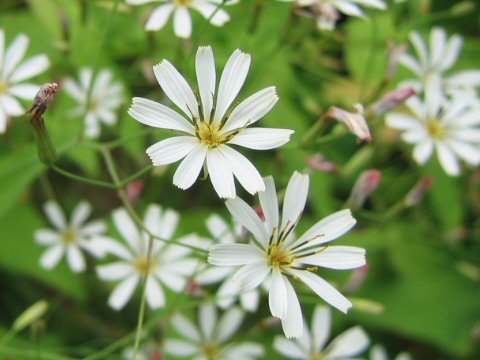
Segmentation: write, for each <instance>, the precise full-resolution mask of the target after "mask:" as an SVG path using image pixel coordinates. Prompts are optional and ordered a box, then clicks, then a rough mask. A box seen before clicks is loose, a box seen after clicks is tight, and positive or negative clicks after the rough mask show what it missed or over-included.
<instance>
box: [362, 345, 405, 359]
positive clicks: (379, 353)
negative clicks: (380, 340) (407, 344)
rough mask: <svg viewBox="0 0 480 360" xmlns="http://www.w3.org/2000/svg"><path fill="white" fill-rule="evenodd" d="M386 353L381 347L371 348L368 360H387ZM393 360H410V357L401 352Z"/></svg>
mask: <svg viewBox="0 0 480 360" xmlns="http://www.w3.org/2000/svg"><path fill="white" fill-rule="evenodd" d="M388 359H389V358H388V355H387V352H386V351H385V349H384V347H383V346H381V345H375V346H372V348H371V350H370V360H388ZM394 360H412V356H411V355H410V354H409V353H407V352H405V351H404V352H401V353H400V354H398V355H397V356H396V357H395V358H394Z"/></svg>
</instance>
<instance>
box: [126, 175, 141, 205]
mask: <svg viewBox="0 0 480 360" xmlns="http://www.w3.org/2000/svg"><path fill="white" fill-rule="evenodd" d="M144 186H145V184H144V182H143V181H142V180H136V181H134V182H132V183H131V184H129V185H128V186H127V188H126V193H127V197H128V200H130V202H131V203H132V204H135V203H136V202H137V201H138V198H139V197H140V193H141V192H142V190H143V187H144Z"/></svg>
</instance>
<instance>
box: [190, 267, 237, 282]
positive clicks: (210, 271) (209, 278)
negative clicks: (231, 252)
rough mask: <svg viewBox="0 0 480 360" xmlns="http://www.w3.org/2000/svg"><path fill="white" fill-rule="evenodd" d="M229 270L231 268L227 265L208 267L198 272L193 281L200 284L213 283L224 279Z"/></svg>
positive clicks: (230, 270)
mask: <svg viewBox="0 0 480 360" xmlns="http://www.w3.org/2000/svg"><path fill="white" fill-rule="evenodd" d="M231 272H232V269H229V268H228V267H209V268H207V269H206V270H203V271H202V272H200V273H198V275H197V276H196V277H195V281H196V282H197V283H199V284H201V285H209V284H215V283H217V282H220V281H222V280H223V279H225V277H227V276H228V275H230V273H231Z"/></svg>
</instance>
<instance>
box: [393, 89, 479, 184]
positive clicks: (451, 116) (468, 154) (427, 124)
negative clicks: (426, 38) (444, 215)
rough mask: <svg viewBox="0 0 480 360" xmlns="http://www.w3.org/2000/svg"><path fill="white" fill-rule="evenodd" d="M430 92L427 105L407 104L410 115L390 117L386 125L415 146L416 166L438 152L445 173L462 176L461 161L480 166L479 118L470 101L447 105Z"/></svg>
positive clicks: (414, 101)
mask: <svg viewBox="0 0 480 360" xmlns="http://www.w3.org/2000/svg"><path fill="white" fill-rule="evenodd" d="M437 88H438V86H437ZM431 89H433V87H432V88H431ZM431 89H428V90H427V91H426V94H425V95H426V101H425V103H424V102H422V101H421V100H420V99H419V98H418V97H412V98H410V99H409V100H408V101H407V102H406V105H407V107H408V108H409V109H410V110H411V115H407V114H402V113H391V114H388V115H387V125H388V126H391V127H393V128H396V129H399V130H401V131H402V132H403V134H402V138H403V140H404V141H406V142H408V143H411V144H414V145H415V147H414V150H413V158H414V159H415V160H416V161H417V163H419V164H425V163H426V162H427V161H428V160H429V159H430V157H431V156H432V154H433V151H434V150H435V151H436V153H437V156H438V159H439V161H440V164H441V165H442V167H443V169H444V170H445V172H446V173H447V174H449V175H452V176H455V175H459V174H460V172H461V168H460V164H459V161H458V160H459V159H463V160H464V161H466V162H467V163H469V164H470V165H474V166H475V165H478V164H480V147H479V143H480V128H479V125H480V114H479V113H478V110H477V109H476V108H472V107H471V106H470V103H469V101H468V99H466V98H463V99H462V98H460V97H457V98H455V99H452V100H445V101H444V100H443V98H442V96H441V95H440V94H439V92H438V91H430V90H431Z"/></svg>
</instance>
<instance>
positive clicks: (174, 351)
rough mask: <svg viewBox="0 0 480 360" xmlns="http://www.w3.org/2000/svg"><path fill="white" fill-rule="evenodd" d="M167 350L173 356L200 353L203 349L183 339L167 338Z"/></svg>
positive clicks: (165, 346)
mask: <svg viewBox="0 0 480 360" xmlns="http://www.w3.org/2000/svg"><path fill="white" fill-rule="evenodd" d="M164 348H165V352H166V353H167V354H170V355H173V356H180V357H187V356H193V355H196V354H199V353H200V351H201V349H200V348H199V347H198V346H197V345H194V344H191V343H189V342H186V341H183V340H177V339H165V345H164Z"/></svg>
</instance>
